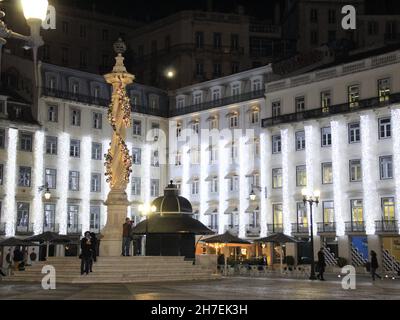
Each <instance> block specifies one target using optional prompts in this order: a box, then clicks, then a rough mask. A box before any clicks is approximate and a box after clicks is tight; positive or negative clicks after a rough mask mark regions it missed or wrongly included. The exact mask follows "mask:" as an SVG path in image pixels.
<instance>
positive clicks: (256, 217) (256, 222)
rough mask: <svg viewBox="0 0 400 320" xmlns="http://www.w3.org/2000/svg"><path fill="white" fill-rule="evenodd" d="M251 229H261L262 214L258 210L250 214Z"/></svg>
mask: <svg viewBox="0 0 400 320" xmlns="http://www.w3.org/2000/svg"><path fill="white" fill-rule="evenodd" d="M249 227H250V228H258V227H260V212H259V211H258V210H255V211H253V212H250V213H249Z"/></svg>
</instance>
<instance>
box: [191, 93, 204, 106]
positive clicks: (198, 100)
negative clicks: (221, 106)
mask: <svg viewBox="0 0 400 320" xmlns="http://www.w3.org/2000/svg"><path fill="white" fill-rule="evenodd" d="M201 100H202V94H201V93H196V94H195V95H194V96H193V104H200V103H201Z"/></svg>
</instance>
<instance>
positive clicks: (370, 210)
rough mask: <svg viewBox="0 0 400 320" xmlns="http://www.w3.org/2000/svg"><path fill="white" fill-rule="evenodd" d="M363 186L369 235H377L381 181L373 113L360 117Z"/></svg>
mask: <svg viewBox="0 0 400 320" xmlns="http://www.w3.org/2000/svg"><path fill="white" fill-rule="evenodd" d="M360 120H361V156H362V161H361V165H362V184H363V198H364V203H365V205H364V220H365V231H366V233H367V234H371V235H373V234H375V220H378V219H379V217H380V212H379V210H378V208H380V201H379V197H378V191H377V187H376V182H377V181H378V180H379V163H378V157H377V154H376V149H377V142H378V138H377V134H376V132H378V125H377V124H378V121H377V119H376V117H375V116H374V114H373V113H371V112H369V113H367V114H363V115H361V116H360Z"/></svg>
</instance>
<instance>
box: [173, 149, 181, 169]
mask: <svg viewBox="0 0 400 320" xmlns="http://www.w3.org/2000/svg"><path fill="white" fill-rule="evenodd" d="M181 165H182V154H181V153H180V152H178V153H176V154H175V166H176V167H179V166H181Z"/></svg>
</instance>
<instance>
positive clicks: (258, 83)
mask: <svg viewBox="0 0 400 320" xmlns="http://www.w3.org/2000/svg"><path fill="white" fill-rule="evenodd" d="M251 89H252V91H260V90H262V82H261V80H260V79H256V80H253V81H252V84H251Z"/></svg>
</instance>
